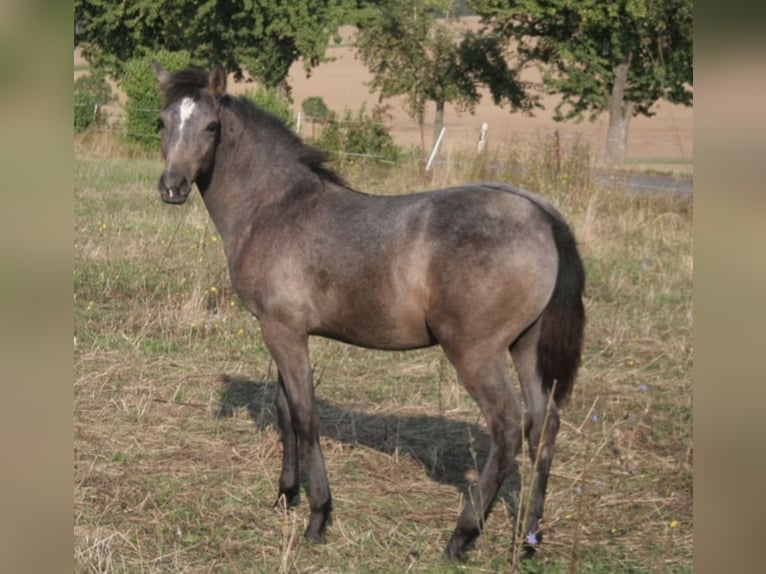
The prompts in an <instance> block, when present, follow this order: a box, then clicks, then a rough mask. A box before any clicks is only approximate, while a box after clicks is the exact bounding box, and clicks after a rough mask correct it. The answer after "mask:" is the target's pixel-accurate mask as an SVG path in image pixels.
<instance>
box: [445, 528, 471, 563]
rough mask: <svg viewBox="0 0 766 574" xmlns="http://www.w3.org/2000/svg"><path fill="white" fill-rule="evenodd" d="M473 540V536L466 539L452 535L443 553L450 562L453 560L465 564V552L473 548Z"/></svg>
mask: <svg viewBox="0 0 766 574" xmlns="http://www.w3.org/2000/svg"><path fill="white" fill-rule="evenodd" d="M475 540H476V537H475V536H473V537H469V538H466V537H464V536H460V535H458V534H455V533H453V534H452V537H451V538H450V539H449V544H447V548H446V549H445V551H444V553H445V554H446V555H447V558H449V559H450V560H454V561H455V562H465V561H466V559H467V558H468V556H467V555H466V552H467V551H468V550H471V549H472V548H473V546H474V541H475Z"/></svg>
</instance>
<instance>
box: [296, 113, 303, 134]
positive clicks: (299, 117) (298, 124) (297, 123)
mask: <svg viewBox="0 0 766 574" xmlns="http://www.w3.org/2000/svg"><path fill="white" fill-rule="evenodd" d="M301 115H302V114H301V112H298V117H297V119H296V120H295V133H296V134H298V135H301Z"/></svg>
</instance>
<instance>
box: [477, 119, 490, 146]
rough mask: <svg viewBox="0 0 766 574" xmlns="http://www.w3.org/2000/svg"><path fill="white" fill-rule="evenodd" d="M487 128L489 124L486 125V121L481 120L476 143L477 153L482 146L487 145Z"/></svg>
mask: <svg viewBox="0 0 766 574" xmlns="http://www.w3.org/2000/svg"><path fill="white" fill-rule="evenodd" d="M487 130H489V125H487V122H483V123H482V124H481V131H480V132H479V143H478V144H476V153H477V154H479V153H481V152H483V151H484V148H485V147H486V146H487Z"/></svg>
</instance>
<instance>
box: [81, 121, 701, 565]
mask: <svg viewBox="0 0 766 574" xmlns="http://www.w3.org/2000/svg"><path fill="white" fill-rule="evenodd" d="M549 152H550V150H549V149H548V147H546V142H544V141H538V142H536V143H531V144H516V145H514V146H509V147H507V148H503V149H499V150H494V151H493V152H492V154H491V155H487V156H485V157H484V158H483V159H482V161H481V162H478V163H477V162H473V161H472V160H473V158H472V157H471V156H470V155H469V154H465V155H463V156H461V155H460V154H459V153H458V152H455V155H454V157H452V158H450V159H454V160H455V164H452V165H442V166H439V167H438V168H437V169H436V170H435V172H434V174H433V176H432V178H431V180H430V181H428V182H425V181H424V180H423V178H422V176H421V175H420V173H419V170H418V167H417V165H415V164H414V163H413V164H409V165H405V166H402V167H400V168H388V167H381V166H378V165H374V164H373V165H370V164H357V165H347V166H343V167H342V168H341V169H340V171H341V173H342V174H343V175H344V176H345V177H346V179H347V180H348V181H349V183H350V184H351V185H352V186H354V187H356V188H359V189H362V190H365V191H370V192H375V193H403V192H410V191H416V190H418V189H425V188H431V187H442V186H447V185H453V184H460V183H465V182H467V181H473V180H487V179H495V180H499V181H505V182H508V183H512V184H516V185H521V186H523V187H526V188H527V189H529V190H530V191H534V192H537V193H540V194H541V195H543V196H545V197H547V198H548V199H549V200H550V201H552V202H553V203H554V204H555V205H557V206H558V207H559V209H560V210H561V212H562V213H563V214H564V215H565V217H566V218H567V220H568V221H569V222H570V224H571V226H572V229H573V231H574V232H575V235H576V237H577V238H578V240H579V243H580V250H581V255H582V257H583V260H584V263H585V266H586V272H587V286H586V297H585V305H586V312H587V318H588V323H587V325H586V338H585V351H584V355H583V363H582V367H581V369H580V374H579V377H578V380H577V382H576V383H575V387H574V392H573V395H572V398H571V399H570V402H569V404H568V405H567V406H566V407H565V408H564V409H562V411H561V417H562V424H561V430H560V432H559V436H558V440H557V443H556V454H555V458H554V463H553V470H552V474H551V480H550V483H549V487H548V498H547V502H546V514H545V519H544V520H545V525H546V537H545V540H544V542H543V545H542V547H541V549H540V551H539V552H538V554H537V556H536V558H535V559H534V560H533V561H531V562H522V563H518V558H519V551H520V542H521V541H519V540H513V539H512V528H511V526H510V524H511V523H512V522H513V521H514V520H515V519H516V516H515V513H516V508H517V506H518V505H517V504H515V497H516V496H517V494H518V492H520V496H521V498H522V499H523V497H524V494H525V489H527V488H528V485H527V482H525V481H528V478H529V471H530V465H529V462H528V458H527V456H526V454H522V455H520V456H519V458H518V461H519V462H520V473H519V477H518V479H517V480H516V483H517V485H516V488H514V485H513V484H506V485H505V488H504V490H503V491H502V493H501V496H502V500H499V501H498V504H497V505H496V506H495V509H494V511H493V513H492V515H491V516H490V518H489V520H488V522H487V525H486V529H485V531H484V534H483V535H482V536H481V537H480V538H479V540H478V542H477V546H476V549H475V550H474V551H473V552H472V553H470V555H469V558H468V561H467V562H466V563H465V564H453V563H450V562H448V561H447V560H446V559H445V558H444V557H443V555H442V551H443V548H444V546H445V544H446V541H447V539H448V537H449V535H450V533H451V530H452V528H453V526H454V522H455V519H456V517H457V514H458V512H459V510H460V508H461V506H462V498H461V497H462V496H463V492H464V488H465V486H466V485H467V483H468V481H469V480H471V479H472V478H473V477H474V476H475V474H476V470H477V468H478V469H480V468H481V465H482V463H483V461H484V458H485V457H486V454H487V445H488V438H487V435H486V432H485V430H484V428H483V419H482V417H481V415H480V413H479V411H478V407H476V405H475V403H474V402H473V400H472V399H471V398H470V397H469V396H468V394H467V393H466V392H465V391H464V390H463V389H462V387H461V386H460V384H459V382H458V381H457V379H456V377H455V374H454V371H453V370H452V368H451V366H450V365H449V364H448V362H447V360H446V359H445V358H444V356H443V354H442V352H441V351H440V350H439V349H438V348H435V349H427V350H423V351H417V352H407V353H402V352H376V351H369V350H363V349H357V348H353V347H349V346H345V345H343V344H340V343H334V342H330V341H326V340H322V339H315V340H313V341H312V345H311V356H312V363H313V366H314V373H315V380H316V384H317V394H318V396H319V399H320V417H321V433H322V445H323V450H324V453H325V458H326V463H327V467H328V473H329V477H330V481H331V484H332V487H333V496H334V508H335V512H334V519H333V523H332V525H331V526H330V529H329V531H328V544H327V545H323V546H316V545H311V544H309V543H307V542H306V541H304V540H303V539H302V532H303V530H304V528H305V525H304V523H303V521H304V520H305V519H306V518H307V516H308V512H307V502H306V497H305V496H304V497H303V499H302V503H301V506H300V507H299V509H298V512H295V513H291V512H283V511H281V510H279V509H275V508H273V503H274V498H275V496H276V492H277V480H278V474H279V468H280V464H281V453H280V448H281V445H280V442H279V436H278V431H277V426H276V414H275V408H274V406H273V400H274V396H275V386H274V384H273V383H274V381H275V380H276V372H275V369H274V367H273V365H272V364H271V361H270V359H269V356H268V353H267V352H266V349H265V347H264V345H263V343H262V341H261V338H260V333H259V329H258V325H257V322H256V321H255V319H254V318H252V317H251V316H250V314H249V313H247V312H246V311H245V310H244V309H243V308H242V307H241V306H240V304H239V302H238V300H237V299H236V296H235V295H234V294H233V293H232V291H231V288H230V286H229V279H228V273H227V270H226V267H225V260H224V257H223V253H222V248H221V242H220V239H219V238H218V235H217V232H216V231H215V229H214V228H213V225H212V223H211V222H210V221H209V217H208V215H207V212H206V211H205V208H204V206H203V204H202V202H201V200H200V198H199V196H198V195H197V194H196V193H194V194H193V195H192V197H191V198H190V201H189V202H188V204H187V205H184V206H182V207H180V208H173V207H170V206H167V205H164V204H162V203H161V202H160V199H159V195H158V193H157V191H156V180H157V177H158V176H159V174H160V172H161V170H162V164H161V162H160V161H159V159H158V158H157V159H147V158H141V157H128V155H127V154H125V153H122V150H121V149H120V146H119V145H118V144H115V143H114V142H113V141H111V140H109V136H108V135H107V136H103V137H101V138H96V139H95V140H92V139H91V140H89V139H88V138H82V139H80V140H78V141H77V142H75V158H74V193H75V245H74V250H75V265H74V291H75V300H74V326H75V333H74V336H75V341H74V448H75V457H74V458H75V469H74V483H75V486H74V510H75V516H74V545H75V546H74V562H75V572H82V573H84V572H326V573H329V572H349V573H350V572H391V573H394V572H396V573H398V572H433V573H435V572H507V571H509V570H511V569H520V570H521V571H523V572H575V571H576V572H626V573H627V572H690V571H691V569H692V566H691V564H692V549H693V541H692V528H693V518H692V474H693V473H692V467H693V445H692V422H693V421H692V380H691V366H692V356H693V341H692V270H693V260H692V216H693V213H692V212H693V210H692V206H691V205H690V204H689V203H685V202H682V201H679V200H676V199H672V198H663V197H632V196H630V195H629V194H627V193H625V191H624V190H622V189H612V188H603V187H597V186H595V185H594V184H593V182H592V178H591V171H590V156H589V153H588V150H587V148H584V147H578V146H577V145H574V144H572V145H569V146H568V147H567V148H566V149H565V150H564V155H563V157H562V169H561V171H560V172H557V171H556V170H555V169H553V164H552V162H551V161H549V158H550V157H551V154H550V153H549ZM519 488H520V491H519V490H518V489H519Z"/></svg>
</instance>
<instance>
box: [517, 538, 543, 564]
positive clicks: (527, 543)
mask: <svg viewBox="0 0 766 574" xmlns="http://www.w3.org/2000/svg"><path fill="white" fill-rule="evenodd" d="M542 541H543V535H542V533H541V532H528V533H527V535H526V536H525V537H524V542H523V543H522V545H521V548H522V550H523V551H524V555H523V556H522V558H532V557H533V556H534V555H535V552H537V549H538V548H539V547H540V543H541V542H542Z"/></svg>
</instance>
